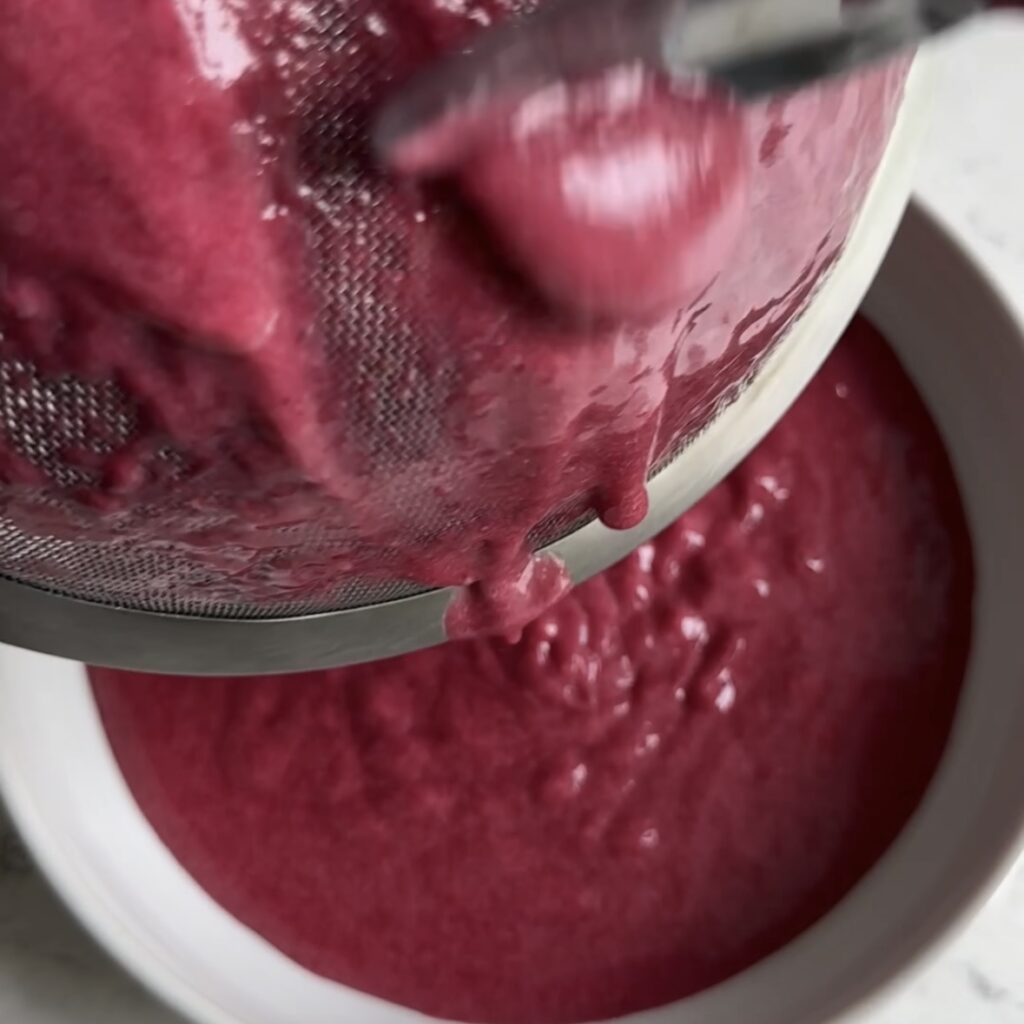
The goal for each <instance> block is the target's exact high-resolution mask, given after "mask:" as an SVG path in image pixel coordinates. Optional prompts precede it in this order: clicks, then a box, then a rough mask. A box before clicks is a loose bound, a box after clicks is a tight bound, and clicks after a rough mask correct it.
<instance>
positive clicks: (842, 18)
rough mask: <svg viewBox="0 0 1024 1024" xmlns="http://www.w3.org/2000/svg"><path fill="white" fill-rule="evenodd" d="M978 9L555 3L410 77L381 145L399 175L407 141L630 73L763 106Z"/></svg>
mask: <svg viewBox="0 0 1024 1024" xmlns="http://www.w3.org/2000/svg"><path fill="white" fill-rule="evenodd" d="M982 7H983V4H982V3H981V2H979V0H845V2H844V0H550V2H549V3H548V4H546V5H545V6H544V7H543V9H542V10H541V11H540V12H538V13H537V14H534V15H532V16H530V17H527V18H524V19H523V20H521V21H518V22H516V23H514V24H510V25H505V26H499V27H496V28H492V29H487V30H485V31H484V32H483V33H481V34H480V35H479V36H478V37H477V38H476V39H475V40H474V42H473V44H472V46H471V47H470V48H469V49H466V50H464V51H461V52H459V53H455V54H452V55H448V56H445V57H442V58H440V59H439V60H437V61H436V62H435V63H433V64H431V65H430V66H428V67H427V68H425V69H424V70H423V71H421V72H419V73H418V74H416V75H414V76H413V78H412V79H411V80H410V81H408V82H406V83H405V85H404V86H403V87H402V88H401V89H400V90H399V91H398V93H397V94H396V95H395V96H394V97H393V98H392V99H391V100H390V101H389V102H388V103H387V104H386V105H385V106H384V108H383V109H382V110H381V111H380V114H379V116H378V118H377V122H376V125H375V130H374V143H375V146H376V149H377V152H378V155H379V156H380V157H381V159H382V160H383V162H384V163H385V164H387V165H391V166H399V167H400V166H401V165H402V163H403V160H402V157H401V154H402V152H403V150H404V149H405V147H407V145H408V144H409V143H410V142H411V140H414V139H416V138H418V137H422V136H424V135H425V134H429V133H433V132H436V131H438V130H439V129H440V130H442V131H443V130H444V125H446V124H455V125H458V124H463V123H465V122H466V121H472V120H473V119H474V118H475V117H480V118H484V117H491V116H494V113H495V112H497V111H500V110H501V109H503V108H506V107H507V106H508V105H511V104H514V103H515V102H516V101H518V100H519V99H522V98H523V97H525V96H526V95H529V94H530V93H532V92H533V91H535V90H537V89H539V88H542V87H543V86H545V85H550V84H552V83H553V82H561V81H574V80H578V79H580V78H584V77H588V76H591V75H596V74H599V73H600V72H602V71H604V70H606V69H608V68H611V67H615V66H619V65H623V64H635V63H642V64H644V65H646V66H648V67H650V68H651V69H652V70H654V71H657V72H660V73H663V74H668V75H670V76H672V77H675V78H683V77H685V78H694V77H697V78H702V79H705V80H706V81H708V82H709V83H710V84H712V85H717V86H719V87H723V88H725V89H727V90H729V91H731V92H733V93H735V94H736V95H737V96H738V97H740V98H741V99H743V100H745V101H755V100H758V99H761V98H763V97H765V96H770V95H774V94H777V93H784V92H789V91H792V90H795V89H798V88H800V87H802V86H806V85H810V84H813V83H815V82H819V81H822V80H824V79H827V78H831V77H834V76H836V75H840V74H843V73H845V72H848V71H851V70H853V69H855V68H858V67H861V66H862V65H865V64H868V63H871V62H873V61H876V60H879V59H880V58H883V57H886V56H888V55H890V54H892V53H894V52H897V51H900V50H903V49H907V48H912V47H914V46H915V45H917V44H918V43H920V42H921V41H923V40H925V39H927V38H929V37H931V36H933V35H935V34H937V33H939V32H942V31H944V30H945V29H948V28H950V27H952V26H954V25H956V24H959V23H960V22H962V21H964V20H965V19H967V18H968V17H970V16H972V15H973V14H976V13H978V12H979V11H980V10H981V9H982Z"/></svg>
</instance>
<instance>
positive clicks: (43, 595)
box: [0, 55, 933, 675]
mask: <svg viewBox="0 0 1024 1024" xmlns="http://www.w3.org/2000/svg"><path fill="white" fill-rule="evenodd" d="M932 63H933V62H932V60H931V59H930V58H928V57H926V56H924V55H918V57H917V58H916V59H915V61H914V65H913V67H912V68H911V72H910V75H909V76H908V78H907V81H906V85H905V89H904V95H903V100H902V102H901V104H900V110H899V113H898V115H897V118H896V122H895V124H894V126H893V130H892V134H891V136H890V140H889V144H888V146H887V148H886V151H885V154H884V155H883V158H882V161H881V163H880V166H879V169H878V171H877V172H876V174H875V179H874V182H873V183H872V186H871V189H870V190H869V193H868V195H867V198H866V199H865V202H864V204H863V207H862V209H861V211H860V214H859V215H858V218H857V221H856V223H855V225H854V228H853V230H852V231H851V232H850V235H849V238H848V239H847V243H846V246H845V247H844V249H843V251H842V253H841V254H840V256H839V258H838V259H837V260H836V262H835V264H834V265H833V267H832V268H831V270H830V272H829V273H828V274H827V275H826V278H825V280H824V281H822V283H821V284H820V286H819V288H818V289H817V291H816V293H815V295H814V296H813V297H812V301H811V302H810V303H809V304H808V307H807V308H806V309H805V310H804V312H803V313H802V314H801V315H800V316H799V317H798V318H797V320H796V321H795V322H794V323H793V324H792V325H791V326H790V328H789V330H788V331H787V332H786V334H785V336H784V338H782V339H780V341H783V342H785V343H784V344H778V343H777V344H776V345H775V346H774V347H773V349H772V351H771V352H770V353H769V354H768V355H767V357H766V358H765V360H764V362H763V363H762V364H761V367H760V371H759V372H758V374H757V376H756V377H755V379H754V380H753V381H752V383H751V384H750V386H749V387H747V389H746V390H745V391H743V392H742V394H740V395H739V396H738V397H737V398H736V399H735V400H734V401H733V402H732V403H731V404H730V405H729V406H728V407H727V408H725V409H724V410H723V411H722V413H721V414H720V415H719V416H718V417H717V418H716V419H715V421H714V422H713V423H711V425H710V426H709V427H708V428H707V429H706V430H705V431H704V432H703V433H702V434H701V435H700V436H699V437H697V438H696V439H695V440H694V441H693V442H692V443H691V444H689V445H688V446H687V447H686V448H684V449H683V450H682V451H681V452H680V453H679V455H677V456H676V457H675V458H674V459H673V460H672V461H671V462H670V463H669V464H668V465H666V466H665V467H664V468H663V469H662V470H661V471H660V472H658V473H657V474H655V475H654V476H653V477H652V479H651V481H650V483H649V485H648V490H649V495H650V508H651V510H650V512H649V513H648V515H647V517H646V518H645V519H644V521H643V522H642V523H641V524H640V525H639V526H637V527H635V528H634V529H632V530H627V531H615V530H610V529H608V528H607V527H605V526H604V525H603V524H601V523H600V522H596V521H594V522H590V523H588V524H586V525H584V526H582V527H581V528H579V529H578V530H576V531H574V532H572V533H570V534H568V535H567V536H566V537H563V538H562V539H561V540H559V541H556V542H555V543H553V544H551V545H549V546H548V547H546V548H544V549H543V552H544V553H546V554H550V555H553V556H554V557H556V558H559V559H560V560H561V561H562V562H563V563H564V564H565V566H566V568H567V569H568V571H569V573H570V575H571V577H572V579H573V581H574V582H576V583H580V582H583V581H584V580H586V579H588V578H589V577H591V576H593V575H594V574H596V573H598V572H600V571H601V570H603V569H605V568H607V567H608V566H610V565H612V564H614V563H615V562H616V561H618V560H619V559H621V558H623V557H624V556H625V555H627V554H628V553H629V552H630V551H632V550H634V549H635V548H636V547H637V546H638V545H640V544H642V543H643V542H644V541H645V540H648V539H649V538H650V537H652V536H654V535H655V534H657V533H658V532H660V531H661V530H662V529H664V528H665V527H666V526H667V525H668V524H669V523H671V522H672V521H673V520H674V519H675V518H677V517H678V516H679V515H680V514H681V513H682V512H683V511H685V509H686V508H687V507H689V506H690V505H692V504H693V503H694V502H696V501H697V500H699V499H700V498H701V497H702V496H703V495H704V494H705V493H707V491H708V490H710V488H711V487H713V486H714V485H715V484H717V483H718V482H719V481H720V480H721V479H722V478H723V477H725V476H726V475H727V474H728V473H729V472H730V470H732V469H733V468H734V467H735V465H736V464H737V463H739V462H740V461H741V460H742V459H743V458H744V457H745V456H746V455H747V454H748V453H749V452H750V451H751V450H752V449H753V448H754V447H755V446H756V445H757V443H758V442H759V441H760V440H761V439H762V438H763V437H764V436H765V435H766V434H767V433H768V431H769V430H770V429H771V427H772V426H773V425H774V424H775V423H776V422H777V420H778V419H779V418H780V417H781V416H782V414H783V413H784V412H785V411H786V409H787V408H788V407H789V406H790V405H791V404H792V402H793V401H794V400H795V399H796V398H797V396H798V395H799V394H800V392H801V391H802V390H803V388H804V387H805V386H806V385H807V383H808V382H809V381H810V379H811V378H812V377H813V376H814V374H815V373H816V372H817V370H818V369H819V367H820V366H821V364H822V363H823V362H824V360H825V358H826V357H827V356H828V353H829V352H830V351H831V349H832V347H833V346H834V344H835V343H836V341H837V340H838V339H839V336H840V335H841V334H842V331H843V330H844V328H845V327H846V325H847V323H848V322H849V321H850V319H851V318H852V317H853V315H854V313H855V312H856V311H857V307H858V306H859V304H860V301H861V299H862V298H863V297H864V295H865V294H866V292H867V291H868V288H869V287H870V285H871V282H872V280H873V278H874V276H875V273H876V271H877V269H878V266H879V263H880V262H881V259H880V257H881V256H882V254H884V253H885V251H886V250H887V248H888V246H889V244H890V242H891V241H892V238H893V237H894V235H895V233H896V230H897V228H898V226H899V223H900V219H901V217H902V215H903V213H904V209H905V208H906V204H907V199H908V196H909V195H910V192H911V188H912V184H913V173H914V168H915V156H916V153H917V151H918V148H919V144H920V142H921V141H922V140H923V137H924V132H925V129H926V127H927V121H928V117H927V114H928V110H929V106H928V104H929V97H930V93H931V90H930V88H929V82H928V78H929V76H930V75H931V73H932V68H931V65H932ZM908 217H909V218H910V219H912V220H915V221H918V222H920V221H921V220H924V221H926V222H930V221H931V217H930V215H929V214H927V213H925V212H924V211H923V210H922V209H921V208H919V207H917V206H912V207H911V209H910V212H909V214H908ZM727 435H728V442H729V443H727V444H723V440H724V439H725V438H726V436H727ZM455 594H456V591H455V590H454V589H450V588H449V589H436V590H428V591H425V592H423V593H420V594H414V595H412V596H409V597H404V598H399V599H396V600H392V601H386V602H381V603H377V604H371V605H366V606H363V607H360V608H350V609H344V610H340V611H331V612H322V613H318V614H313V615H304V616H294V617H282V618H269V619H228V618H213V617H201V616H189V615H174V614H168V613H160V612H146V611H137V610H130V609H126V608H119V607H116V606H111V605H104V604H99V603H96V602H90V601H84V600H81V599H78V598H72V597H67V596H64V595H61V594H56V593H53V592H50V591H47V590H43V589H41V588H39V587H35V586H33V585H31V584H27V583H21V582H17V581H15V580H11V579H6V578H2V577H0V641H2V642H4V643H9V644H12V645H14V646H18V647H22V648H26V649H28V650H33V651H38V652H40V653H43V654H50V655H54V656H57V657H63V658H70V659H72V660H75V661H83V662H87V663H89V664H93V665H104V666H109V667H114V668H127V669H134V670H139V671H147V672H157V673H176V674H184V675H261V674H276V673H285V672H301V671H310V670H315V669H321V668H330V667H336V666H339V665H345V664H356V663H359V662H367V661H373V660H377V659H380V658H385V657H391V656H394V655H399V654H405V653H408V652H410V651H413V650H417V649H420V648H424V647H430V646H433V645H435V644H439V643H442V642H443V641H444V640H445V639H446V637H445V632H444V615H445V612H446V610H447V608H448V605H449V603H450V602H451V600H452V598H453V597H454V596H455Z"/></svg>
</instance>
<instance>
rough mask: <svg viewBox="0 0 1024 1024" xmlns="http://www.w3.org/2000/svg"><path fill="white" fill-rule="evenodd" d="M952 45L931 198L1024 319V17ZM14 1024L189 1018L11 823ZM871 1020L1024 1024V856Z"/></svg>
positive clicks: (0, 879) (865, 1020) (155, 1023)
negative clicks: (114, 947)
mask: <svg viewBox="0 0 1024 1024" xmlns="http://www.w3.org/2000/svg"><path fill="white" fill-rule="evenodd" d="M944 50H945V53H944V57H943V59H944V62H945V65H946V66H945V68H944V71H945V74H944V75H943V76H942V80H941V87H940V89H939V95H938V97H937V103H936V108H937V110H936V113H937V117H936V124H935V128H934V132H933V137H932V139H931V142H930V145H929V147H928V151H927V153H926V154H925V158H924V161H923V164H922V166H921V173H920V189H919V191H920V194H921V196H922V198H923V199H924V200H925V201H926V202H927V204H928V205H929V206H930V207H931V208H932V210H933V211H935V212H937V213H938V214H939V215H940V216H941V217H942V219H943V220H945V221H946V223H947V224H949V225H950V226H951V227H952V228H953V229H954V230H955V231H956V232H957V233H958V234H959V235H960V236H961V238H962V239H963V240H964V241H965V242H966V243H967V244H968V246H970V247H971V248H972V249H973V250H974V251H975V253H976V254H977V255H978V256H980V257H981V258H982V259H983V260H984V261H985V262H986V263H987V265H988V266H989V267H990V268H991V270H992V273H993V275H994V276H995V278H996V280H997V281H998V282H999V283H1000V284H1001V285H1002V286H1003V288H1004V290H1005V292H1006V293H1007V295H1009V296H1010V298H1011V301H1013V302H1014V304H1015V305H1016V306H1017V307H1018V309H1019V310H1020V311H1021V314H1022V315H1024V127H1021V121H1020V118H1021V113H1020V101H1021V97H1024V17H1017V18H1014V16H1013V15H1006V16H1002V17H998V18H997V17H993V18H992V19H991V20H990V21H989V22H988V23H987V24H984V25H979V26H978V27H977V28H976V29H973V30H971V31H969V32H967V33H965V34H964V35H962V36H961V37H959V38H958V39H956V40H955V41H953V42H951V43H949V44H947V45H946V46H945V47H944ZM0 1024H180V1021H179V1019H178V1018H177V1017H175V1016H174V1015H173V1014H172V1013H170V1012H169V1011H167V1010H165V1009H164V1008H163V1007H161V1006H159V1005H158V1004H157V1003H156V1002H155V1001H154V1000H153V999H152V998H151V997H149V996H148V995H147V994H146V993H145V992H143V991H142V989H141V988H140V987H139V986H137V985H136V984H135V983H134V982H132V981H131V980H130V979H129V978H128V977H126V976H125V975H124V974H122V973H121V972H120V971H119V970H117V969H116V968H115V967H114V966H113V965H112V964H111V963H110V962H109V961H108V960H107V958H106V957H105V956H104V954H103V953H102V952H100V951H99V950H98V949H97V948H96V946H95V945H94V944H93V943H92V941H91V940H90V939H89V938H88V937H87V936H86V935H85V933H84V932H83V931H82V930H81V929H80V928H79V927H78V926H77V925H76V924H75V923H74V922H73V921H72V920H71V918H70V917H69V915H68V914H67V912H66V911H65V910H64V909H63V908H62V906H61V905H60V904H59V902H58V901H57V899H56V898H55V897H54V896H53V895H52V894H51V893H50V892H49V890H48V889H47V887H46V885H45V883H44V882H43V881H42V880H41V878H40V877H39V875H38V874H37V872H36V871H35V870H34V869H33V868H32V866H31V865H30V863H29V861H28V859H27V857H26V856H25V854H24V851H23V850H22V848H21V846H20V845H19V843H18V841H17V840H16V838H15V837H14V835H13V834H12V832H11V830H10V828H9V826H7V825H6V824H5V823H4V821H3V819H2V818H0ZM750 1024H756V1021H752V1022H750ZM859 1024H1024V861H1022V862H1021V864H1019V865H1018V867H1017V868H1016V870H1015V871H1014V872H1013V874H1012V875H1011V876H1010V877H1009V878H1008V879H1007V881H1006V883H1005V884H1004V885H1003V886H1002V887H1001V888H1000V890H999V891H998V892H997V894H996V895H995V896H994V897H993V899H992V900H991V902H990V903H989V905H988V906H987V907H986V908H985V909H984V910H983V911H982V912H981V913H980V914H979V915H978V917H976V918H975V919H974V921H973V922H972V923H971V924H970V925H969V926H968V927H967V929H966V931H965V932H964V933H963V934H962V935H961V936H960V937H958V938H957V939H955V940H954V941H953V942H951V943H950V944H949V945H948V946H947V947H946V948H945V950H944V951H943V952H941V953H940V954H939V955H938V956H937V958H936V959H935V960H934V961H933V962H932V963H931V964H930V965H928V966H926V967H925V968H924V969H923V970H922V971H921V972H920V973H918V974H917V975H915V976H914V977H913V978H911V979H909V980H907V981H905V982H903V983H902V985H901V986H899V987H897V989H896V990H895V991H894V992H892V993H890V994H887V995H885V996H884V997H883V998H882V999H881V1000H880V1001H878V1002H877V1003H876V1004H874V1005H873V1006H871V1007H870V1008H869V1009H867V1010H866V1011H865V1012H864V1013H863V1015H862V1016H861V1018H860V1019H859Z"/></svg>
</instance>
